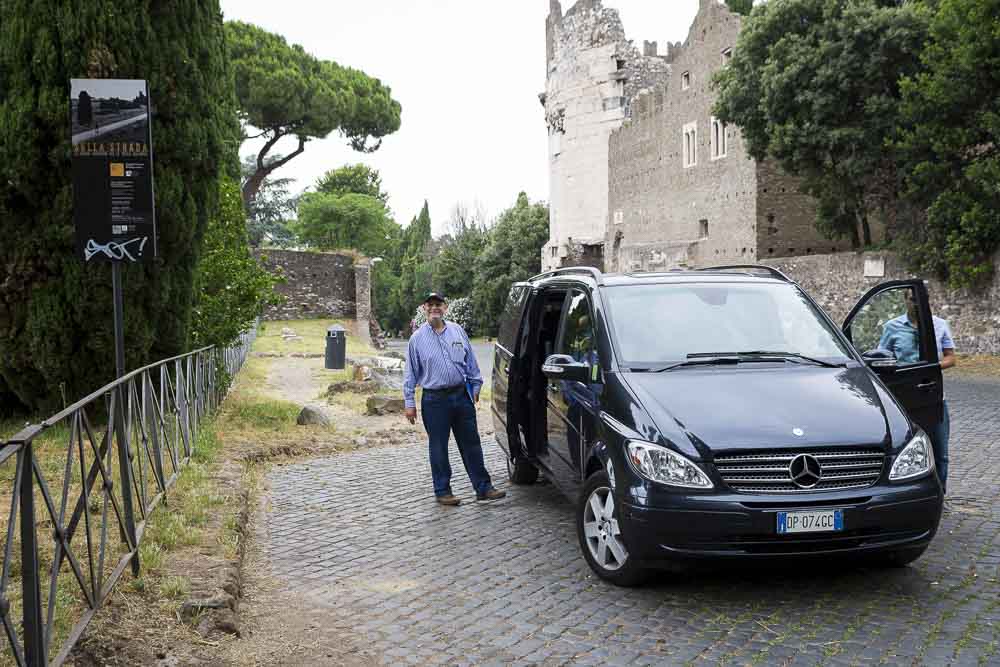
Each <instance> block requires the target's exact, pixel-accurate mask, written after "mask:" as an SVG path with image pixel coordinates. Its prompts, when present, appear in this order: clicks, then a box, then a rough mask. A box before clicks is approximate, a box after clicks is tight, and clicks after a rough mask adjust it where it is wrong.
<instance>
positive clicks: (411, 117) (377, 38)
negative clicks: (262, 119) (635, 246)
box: [222, 0, 698, 234]
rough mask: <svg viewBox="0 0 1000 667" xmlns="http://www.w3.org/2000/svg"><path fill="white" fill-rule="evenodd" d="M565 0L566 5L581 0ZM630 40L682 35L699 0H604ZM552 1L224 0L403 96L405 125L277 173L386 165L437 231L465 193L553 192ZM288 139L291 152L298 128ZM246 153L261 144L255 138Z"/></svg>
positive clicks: (495, 197) (397, 187) (229, 8)
mask: <svg viewBox="0 0 1000 667" xmlns="http://www.w3.org/2000/svg"><path fill="white" fill-rule="evenodd" d="M572 4H573V2H572V0H565V1H564V2H563V3H562V5H563V11H564V12H565V11H566V10H568V9H569V8H570V7H571V6H572ZM604 5H605V6H606V7H613V8H615V9H618V10H619V11H620V13H621V17H622V21H623V23H624V24H625V31H626V33H627V35H628V37H629V39H631V40H633V42H634V43H635V44H636V45H637V46H638V47H639V48H640V49H641V48H642V41H643V40H650V41H653V40H655V41H658V42H659V43H660V48H661V51H662V50H663V47H664V45H665V43H666V42H667V41H671V42H676V41H683V40H684V39H685V38H686V37H687V31H688V27H689V26H690V24H691V21H692V20H693V19H694V15H695V13H696V12H697V9H698V0H656V1H653V0H604ZM548 9H549V1H548V0H350V1H347V0H332V1H330V2H317V1H316V0H280V2H275V1H274V0H222V11H223V13H224V14H225V17H226V19H237V20H241V21H246V22H249V23H254V24H257V25H259V26H261V27H263V28H265V29H267V30H269V31H271V32H275V33H278V34H280V35H282V36H284V37H285V39H286V40H287V41H289V42H291V43H295V44H301V45H302V46H303V47H304V48H305V49H306V51H308V52H309V53H311V54H313V55H315V56H316V57H318V58H321V59H324V60H333V61H336V62H337V63H339V64H341V65H346V66H349V67H353V68H356V69H360V70H362V71H364V72H365V73H366V74H369V75H371V76H374V77H377V78H379V79H381V81H382V82H383V83H384V84H386V85H388V86H389V87H390V88H391V89H392V94H393V97H394V98H395V99H396V100H398V101H399V102H400V104H401V105H402V107H403V113H402V125H401V127H400V129H399V131H398V132H396V133H395V134H393V135H390V136H388V137H386V139H385V140H384V141H383V143H382V147H381V149H379V150H378V151H377V152H375V153H372V154H368V155H364V154H360V153H355V152H354V151H352V150H350V148H349V147H347V145H346V143H345V141H344V140H343V138H341V137H340V136H339V135H338V134H337V133H334V134H332V135H331V136H330V137H329V138H328V139H325V140H314V141H311V142H309V143H308V144H307V145H306V150H305V152H304V153H302V154H301V155H299V156H298V157H296V158H295V159H294V160H292V161H291V162H290V163H288V164H287V165H285V166H284V167H282V168H281V169H280V170H279V171H277V172H275V175H276V176H279V175H280V176H284V177H291V178H295V179H296V190H301V189H303V188H305V187H307V186H310V185H312V184H313V183H315V181H316V179H317V178H319V177H320V176H321V175H322V174H323V173H324V172H326V171H327V170H328V169H333V168H336V167H339V166H342V165H344V164H348V163H353V162H364V163H365V164H368V165H369V166H371V167H373V168H375V169H378V170H379V173H380V174H381V175H382V182H383V187H384V189H385V190H386V191H387V192H388V193H389V196H390V200H389V205H390V206H391V207H392V209H393V212H394V213H395V216H396V220H397V222H400V223H401V224H404V225H405V224H407V223H409V221H410V220H411V219H412V218H413V217H414V216H415V215H416V214H417V213H418V212H419V209H420V206H421V205H422V204H423V201H424V199H427V200H428V202H429V203H430V212H431V219H432V220H433V222H434V232H435V234H440V233H441V232H442V231H443V230H444V229H445V224H446V221H447V218H448V216H449V214H450V213H451V210H452V208H453V207H454V206H455V204H456V203H458V202H464V203H466V204H467V205H469V207H470V208H472V209H475V208H476V207H477V205H478V206H479V207H481V208H484V209H485V210H486V212H487V213H488V214H489V215H491V216H492V215H496V214H498V213H499V212H500V211H502V210H503V209H504V208H507V207H508V206H510V205H512V204H513V203H514V200H515V198H516V196H517V193H518V192H519V191H521V190H524V191H525V192H527V193H528V196H529V197H530V198H531V199H532V201H538V200H548V193H549V182H548V165H547V155H546V152H547V147H548V142H547V137H546V130H545V120H544V113H543V109H542V106H541V104H540V103H539V101H538V94H539V93H541V92H543V91H544V90H545V17H546V16H547V15H548ZM285 141H287V142H288V143H287V144H284V143H282V144H279V145H278V150H279V151H281V152H285V153H287V152H290V151H292V150H294V148H295V142H294V140H293V139H286V140H285ZM243 152H244V153H248V152H251V146H250V145H249V144H244V146H243Z"/></svg>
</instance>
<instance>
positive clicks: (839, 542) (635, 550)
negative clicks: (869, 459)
mask: <svg viewBox="0 0 1000 667" xmlns="http://www.w3.org/2000/svg"><path fill="white" fill-rule="evenodd" d="M636 491H638V492H639V493H636V494H633V496H632V498H631V499H630V500H631V502H626V503H623V504H622V505H623V507H622V520H623V522H624V525H623V532H624V535H625V538H626V542H627V544H628V546H629V553H630V554H632V555H634V556H635V557H636V558H637V559H638V560H641V561H644V562H646V563H648V564H650V565H655V564H656V562H658V561H696V560H706V559H734V558H737V559H773V558H782V557H796V558H797V557H808V556H825V555H838V554H845V555H847V554H859V553H876V552H880V551H891V550H895V549H900V548H907V547H921V546H924V545H926V544H927V543H928V542H930V540H931V539H932V538H933V537H934V534H935V532H936V531H937V526H938V522H939V521H940V519H941V504H942V500H943V498H942V495H941V489H940V486H939V485H938V483H937V479H936V477H935V476H934V475H933V474H932V475H930V476H928V477H926V478H923V479H922V480H916V481H914V482H912V483H909V484H901V485H888V484H879V485H876V486H872V487H869V488H867V489H862V490H860V491H858V490H852V491H850V492H848V491H843V492H831V493H809V494H806V493H803V494H799V495H795V496H791V497H790V496H776V495H757V494H753V495H751V494H742V493H739V494H738V493H730V492H724V493H720V494H711V495H709V494H683V493H680V494H678V493H657V494H656V495H655V498H651V497H650V496H648V495H646V494H644V493H643V490H640V489H636ZM817 509H841V510H843V516H844V530H842V531H838V532H824V533H796V534H790V535H789V534H785V535H780V534H778V532H777V513H778V512H779V511H785V512H787V511H801V510H817Z"/></svg>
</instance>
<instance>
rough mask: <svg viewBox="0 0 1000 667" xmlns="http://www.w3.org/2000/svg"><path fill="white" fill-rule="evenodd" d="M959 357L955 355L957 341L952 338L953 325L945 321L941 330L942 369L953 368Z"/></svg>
mask: <svg viewBox="0 0 1000 667" xmlns="http://www.w3.org/2000/svg"><path fill="white" fill-rule="evenodd" d="M956 361H958V357H956V356H955V341H953V340H952V339H951V325H949V324H948V323H947V322H945V323H944V327H942V331H941V369H942V370H944V369H945V368H952V367H953V366H954V365H955V362H956Z"/></svg>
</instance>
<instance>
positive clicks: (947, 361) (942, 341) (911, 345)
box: [878, 290, 956, 492]
mask: <svg viewBox="0 0 1000 667" xmlns="http://www.w3.org/2000/svg"><path fill="white" fill-rule="evenodd" d="M905 301H906V314H905V315H900V316H899V317H897V318H895V319H892V320H889V321H888V322H886V323H885V325H884V326H883V329H882V339H881V340H880V341H879V345H878V346H879V347H880V348H881V349H883V350H889V351H890V352H892V353H893V354H895V355H896V360H897V361H898V362H901V363H913V362H916V361H919V360H920V341H919V335H918V330H919V325H918V324H917V322H918V321H919V318H920V311H919V306H917V302H916V300H915V299H914V297H913V292H911V291H910V290H907V291H906V296H905ZM931 317H932V320H933V321H934V340H935V342H936V343H937V351H938V360H939V361H940V362H941V370H944V369H946V368H952V367H953V366H954V365H955V360H956V357H955V341H953V340H952V338H951V325H949V324H948V320H945V319H942V318H940V317H938V316H937V315H932V316H931ZM943 403H944V415H943V416H942V418H941V422H940V423H939V424H938V425H937V428H935V429H934V430H933V432H931V433H928V434H927V435H929V436H930V438H931V446H932V447H933V448H934V465H935V467H936V468H937V474H938V479H940V480H941V490H942V492H944V491H946V490H947V488H948V485H947V481H948V439H949V438H950V437H951V417H950V416H949V414H948V401H947V400H945V401H943Z"/></svg>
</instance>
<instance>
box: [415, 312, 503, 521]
mask: <svg viewBox="0 0 1000 667" xmlns="http://www.w3.org/2000/svg"><path fill="white" fill-rule="evenodd" d="M423 309H424V313H426V315H427V322H426V323H425V324H423V325H422V326H420V327H418V328H417V330H416V331H414V332H413V335H412V336H410V342H409V344H408V345H407V348H406V371H405V374H404V379H403V400H404V403H405V405H406V419H407V421H409V422H410V423H411V424H414V423H416V419H417V404H416V399H415V395H416V388H417V385H419V386H420V387H422V388H423V395H422V397H421V400H420V411H421V413H422V417H423V423H424V430H425V431H427V439H428V449H429V452H430V460H431V477H432V478H433V481H434V495H435V497H436V498H437V502H439V503H440V504H442V505H458V504H459V503H461V500H460V499H459V498H457V497H456V496H455V495H454V493H452V490H451V463H450V462H449V460H448V434H449V432H451V433H454V434H455V442H456V443H457V444H458V451H459V453H460V454H461V455H462V463H463V464H464V465H465V471H466V473H468V475H469V480H470V481H471V482H472V486H473V488H474V489H475V490H476V500H497V499H498V498H503V497H504V496H506V495H507V493H506V492H505V491H499V490H497V489H495V488H493V483H492V481H491V480H490V474H489V472H487V470H486V464H485V462H484V461H483V447H482V443H481V442H480V440H479V426H478V425H477V423H476V406H475V404H476V403H478V402H479V391H480V389H482V386H483V376H482V373H481V372H480V370H479V363H478V362H477V361H476V355H475V352H474V351H473V349H472V343H470V342H469V337H468V336H467V335H466V333H465V330H464V329H462V327H460V326H459V325H458V324H456V323H455V322H448V321H447V320H445V318H444V316H445V315H446V314H447V312H448V304H447V302H446V301H445V299H444V297H443V296H441V295H440V294H438V293H437V292H431V293H430V294H428V295H427V298H426V299H424V303H423Z"/></svg>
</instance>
